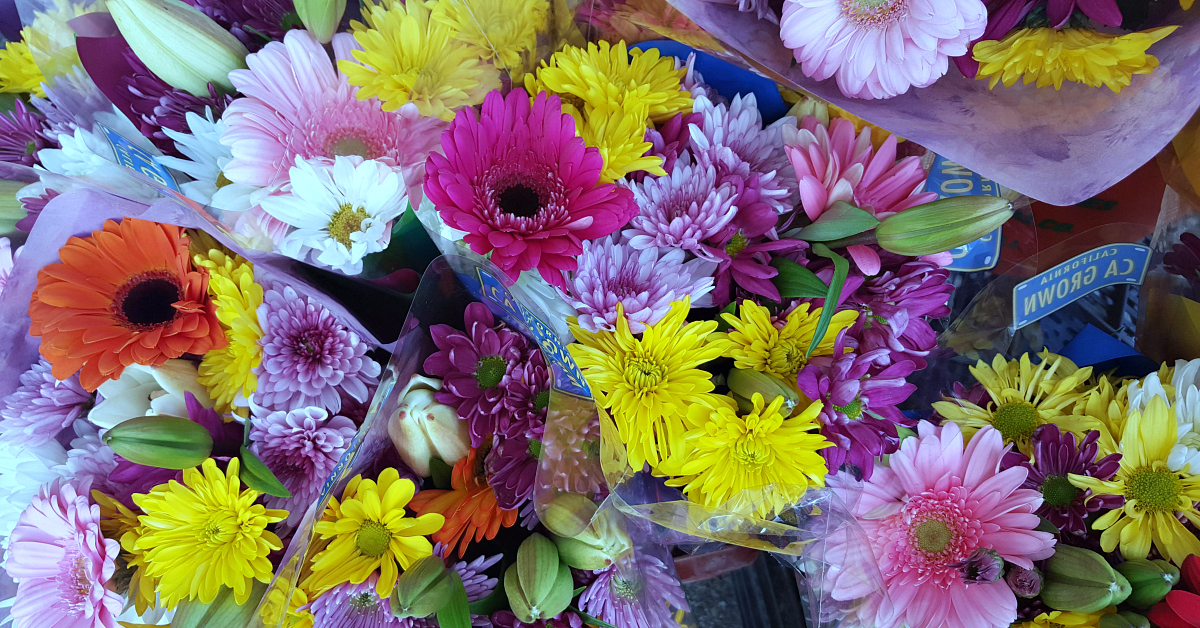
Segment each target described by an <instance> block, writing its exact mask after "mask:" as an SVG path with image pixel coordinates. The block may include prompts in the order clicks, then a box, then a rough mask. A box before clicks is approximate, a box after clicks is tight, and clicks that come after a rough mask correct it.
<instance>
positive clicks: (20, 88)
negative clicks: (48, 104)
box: [0, 28, 46, 98]
mask: <svg viewBox="0 0 1200 628" xmlns="http://www.w3.org/2000/svg"><path fill="white" fill-rule="evenodd" d="M28 30H29V29H28V28H26V29H24V30H22V31H21V34H22V36H24V35H25V33H26V32H28ZM44 80H46V79H45V78H44V77H42V71H41V70H40V69H39V68H38V66H37V63H35V62H34V60H33V53H31V52H30V51H29V44H26V43H25V42H24V41H10V42H8V43H6V44H4V50H0V92H3V93H6V94H33V95H34V96H37V97H39V98H45V97H46V92H44V91H42V81H44Z"/></svg>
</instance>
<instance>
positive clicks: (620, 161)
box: [581, 107, 667, 183]
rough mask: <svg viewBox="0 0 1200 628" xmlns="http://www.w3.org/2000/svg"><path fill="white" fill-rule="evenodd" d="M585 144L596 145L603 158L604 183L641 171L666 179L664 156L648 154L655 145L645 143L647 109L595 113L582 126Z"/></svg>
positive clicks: (601, 179) (601, 175)
mask: <svg viewBox="0 0 1200 628" xmlns="http://www.w3.org/2000/svg"><path fill="white" fill-rule="evenodd" d="M581 135H582V137H583V141H584V143H586V144H587V145H588V146H595V147H596V148H597V149H598V150H599V151H600V156H601V157H603V158H604V171H603V172H601V173H600V182H601V183H612V182H613V181H616V180H618V179H623V178H625V175H627V174H629V173H630V172H635V171H638V170H645V171H646V172H648V173H650V174H652V175H655V176H659V177H661V176H665V175H666V174H667V171H666V170H663V168H662V163H663V160H662V157H658V156H656V155H647V154H646V152H647V151H649V150H650V148H651V147H653V144H651V143H650V142H647V141H646V109H645V108H644V107H643V108H642V109H641V110H639V111H635V112H625V111H622V110H613V111H610V112H600V111H596V112H593V113H592V114H591V115H589V116H587V123H586V124H584V125H583V128H582V133H581Z"/></svg>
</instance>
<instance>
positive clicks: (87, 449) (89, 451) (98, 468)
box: [57, 419, 119, 495]
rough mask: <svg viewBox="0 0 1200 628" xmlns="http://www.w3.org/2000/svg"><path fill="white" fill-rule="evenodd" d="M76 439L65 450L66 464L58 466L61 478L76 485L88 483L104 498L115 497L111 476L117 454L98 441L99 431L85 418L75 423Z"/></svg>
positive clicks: (115, 490)
mask: <svg viewBox="0 0 1200 628" xmlns="http://www.w3.org/2000/svg"><path fill="white" fill-rule="evenodd" d="M73 428H74V430H75V438H73V439H71V449H69V450H68V451H67V461H66V462H65V463H63V464H62V465H59V466H58V467H57V470H58V472H59V473H60V474H62V476H63V477H64V478H68V479H70V480H72V481H73V482H75V483H77V484H78V483H81V482H90V483H91V485H92V488H93V489H95V490H98V491H100V492H101V493H104V494H106V495H117V494H118V493H119V491H118V490H117V488H118V487H117V484H118V483H117V482H114V481H112V478H111V474H112V472H113V471H115V470H116V468H117V462H118V460H117V454H116V453H115V452H114V451H113V450H112V448H110V447H109V446H108V445H105V444H104V442H103V441H101V440H100V430H99V429H98V428H97V427H96V426H94V425H92V424H91V423H88V422H87V421H86V420H84V419H79V420H77V421H75V425H74V426H73Z"/></svg>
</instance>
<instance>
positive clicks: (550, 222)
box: [425, 89, 637, 288]
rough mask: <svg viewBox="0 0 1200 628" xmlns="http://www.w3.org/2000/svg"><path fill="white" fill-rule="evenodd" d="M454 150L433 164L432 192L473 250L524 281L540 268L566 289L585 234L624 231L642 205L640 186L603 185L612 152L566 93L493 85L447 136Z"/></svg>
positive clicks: (446, 146) (428, 188)
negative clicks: (594, 142)
mask: <svg viewBox="0 0 1200 628" xmlns="http://www.w3.org/2000/svg"><path fill="white" fill-rule="evenodd" d="M442 150H443V152H445V157H443V156H442V155H439V154H436V153H434V154H432V155H430V157H429V161H428V162H426V164H425V172H426V180H425V194H426V195H428V196H429V198H430V200H432V201H433V203H434V205H436V206H437V210H438V213H440V214H441V216H442V220H444V221H445V222H446V224H447V225H449V226H451V227H453V228H455V229H459V230H461V231H466V232H467V234H466V236H464V238H463V239H464V240H466V242H467V244H469V245H470V246H471V250H472V251H475V252H476V253H479V254H480V255H486V254H488V253H491V260H492V263H494V264H495V265H497V266H499V267H500V268H501V269H503V270H504V272H506V273H508V275H509V276H510V277H512V278H513V279H516V278H517V276H519V275H520V274H521V272H522V271H525V270H532V269H534V268H536V269H537V270H538V272H540V273H541V275H542V278H543V279H545V280H546V281H548V282H549V283H551V284H552V285H555V286H558V287H559V288H562V287H564V282H563V276H562V271H570V270H575V268H576V259H575V258H577V257H578V256H579V254H580V253H582V252H583V245H582V241H583V240H593V239H596V238H602V237H604V236H606V235H609V234H611V233H612V232H614V231H616V230H617V229H620V228H621V227H622V226H624V225H625V223H627V222H629V219H630V218H632V217H633V215H634V214H636V213H637V204H636V203H634V201H633V193H632V192H630V191H629V190H627V189H625V188H622V187H618V186H616V185H612V184H608V183H605V184H600V183H599V181H600V171H601V170H602V168H603V167H604V160H603V158H601V156H600V153H599V151H597V150H596V149H595V148H594V147H591V146H585V145H584V143H583V140H582V139H580V138H579V137H578V136H577V135H576V134H575V121H574V120H573V119H572V118H571V116H569V115H565V114H563V113H562V109H561V105H560V103H559V99H558V97H557V96H547V95H546V93H545V92H540V93H539V94H538V96H537V99H536V100H534V101H533V103H532V104H531V103H530V102H529V96H528V95H527V94H526V93H525V90H523V89H514V90H512V91H511V92H509V94H508V96H502V95H500V92H499V91H494V92H491V93H490V94H488V95H487V98H486V99H485V100H484V101H483V111H482V113H480V114H479V115H478V116H476V113H475V111H474V109H471V108H465V109H463V110H461V111H459V112H458V116H457V117H456V118H455V119H454V122H453V123H451V126H450V129H449V130H447V131H446V132H445V133H444V134H443V135H442Z"/></svg>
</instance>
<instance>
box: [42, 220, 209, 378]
mask: <svg viewBox="0 0 1200 628" xmlns="http://www.w3.org/2000/svg"><path fill="white" fill-rule="evenodd" d="M58 256H59V258H60V259H61V260H62V262H60V263H57V264H50V265H49V266H46V267H45V268H43V269H42V270H41V271H39V272H38V285H37V288H36V289H35V290H34V291H33V298H32V299H31V300H30V302H29V317H30V318H31V319H33V323H32V325H30V328H29V333H30V334H32V335H34V336H41V338H42V344H41V353H42V356H43V357H45V358H46V360H47V361H48V362H50V364H51V366H52V369H51V370H52V373H53V374H54V377H55V378H56V379H60V380H65V379H67V378H68V377H70V376H71V374H72V373H75V372H76V371H78V372H79V383H80V384H82V385H83V387H84V388H86V389H88V390H96V387H97V386H99V385H100V384H103V383H104V382H105V381H108V380H110V379H116V378H118V377H120V376H121V372H122V371H124V370H125V367H126V366H129V365H130V364H133V363H137V364H144V365H150V366H154V365H159V364H162V363H163V362H166V361H167V360H168V359H170V358H178V357H179V356H181V355H183V354H185V353H194V354H203V353H206V352H208V351H211V350H212V349H219V348H221V347H223V346H225V344H226V340H225V334H224V332H222V331H221V326H220V325H219V324H218V323H217V316H216V313H215V308H214V307H213V303H212V299H211V298H209V296H208V270H207V269H204V268H201V269H199V270H195V269H193V268H192V265H191V261H190V259H189V258H190V256H189V254H188V238H187V236H185V235H184V234H183V231H182V230H181V229H180V228H179V227H176V226H173V225H163V224H159V223H156V222H149V221H146V220H137V219H135V218H126V219H124V220H123V221H121V222H120V223H118V222H116V221H113V220H109V221H106V222H105V223H104V229H103V230H102V231H93V232H92V235H90V236H88V237H86V238H78V237H73V238H71V239H70V240H68V241H67V243H66V244H65V245H64V246H63V247H62V248H61V249H59V251H58Z"/></svg>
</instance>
